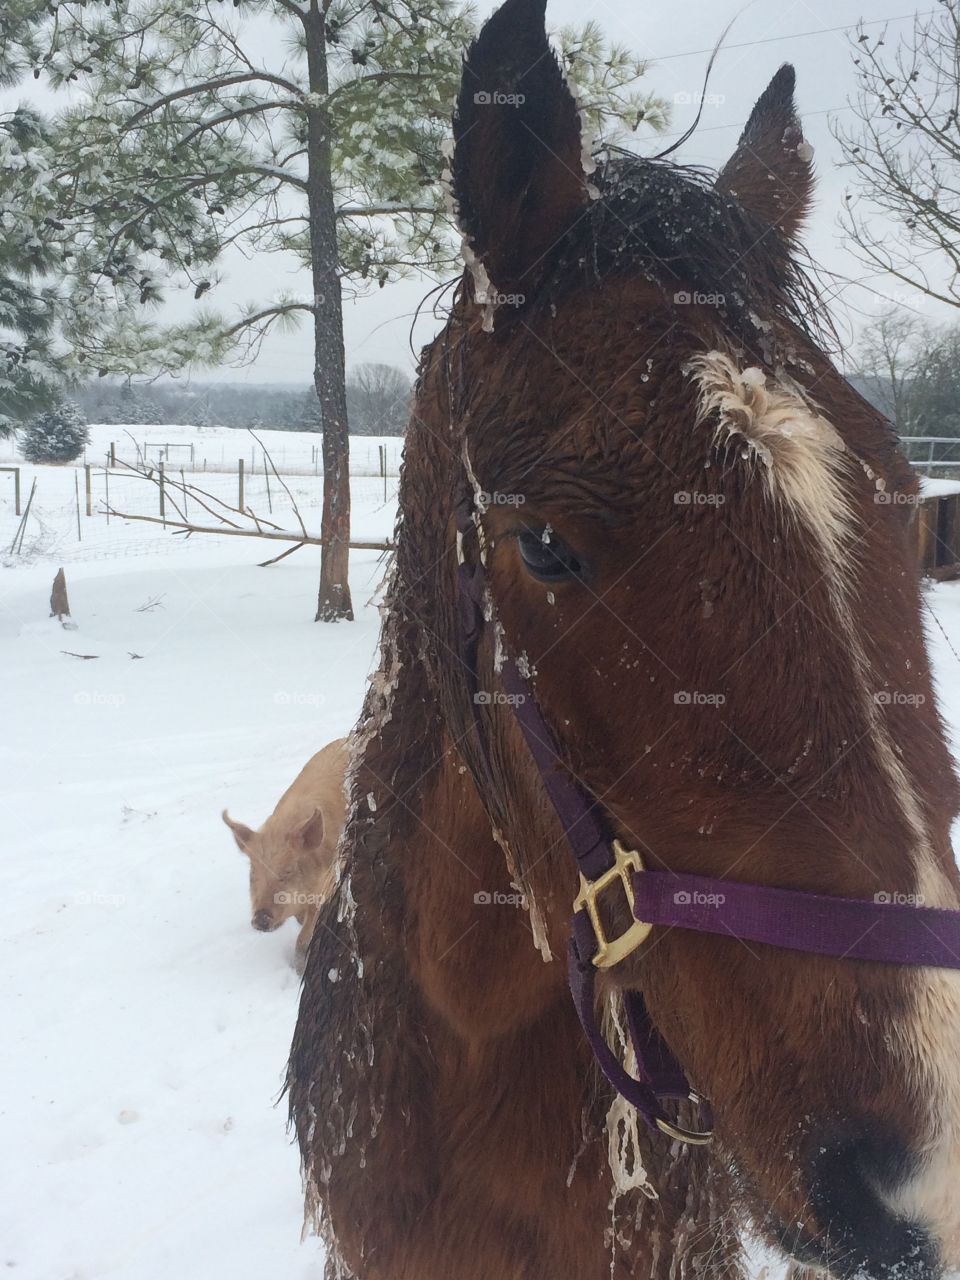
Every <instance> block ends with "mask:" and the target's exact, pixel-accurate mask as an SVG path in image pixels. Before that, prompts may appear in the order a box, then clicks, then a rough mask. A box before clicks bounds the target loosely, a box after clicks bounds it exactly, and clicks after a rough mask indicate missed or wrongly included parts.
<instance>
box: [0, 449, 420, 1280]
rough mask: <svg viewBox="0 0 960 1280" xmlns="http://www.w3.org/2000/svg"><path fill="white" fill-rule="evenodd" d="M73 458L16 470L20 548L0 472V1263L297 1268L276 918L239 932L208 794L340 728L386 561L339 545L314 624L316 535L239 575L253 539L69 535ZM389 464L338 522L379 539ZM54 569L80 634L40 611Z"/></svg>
mask: <svg viewBox="0 0 960 1280" xmlns="http://www.w3.org/2000/svg"><path fill="white" fill-rule="evenodd" d="M238 434H239V433H238ZM308 456H309V455H308ZM75 470H76V469H75V468H72V467H37V468H25V475H24V485H25V492H24V500H25V499H26V492H28V491H29V484H30V482H32V479H33V477H34V476H37V477H38V486H37V497H36V499H35V513H34V514H32V515H31V518H30V522H29V524H28V527H27V530H26V535H25V540H24V546H25V549H24V554H23V555H22V556H15V555H10V554H8V549H9V546H10V543H11V541H12V539H13V536H14V532H15V529H16V526H17V523H18V522H17V520H16V518H15V516H14V514H13V503H12V487H11V489H10V492H9V493H8V492H6V491H0V557H2V559H3V562H4V567H3V568H2V569H0V670H2V671H3V677H4V679H3V690H4V694H3V701H4V714H3V723H4V732H3V735H2V746H0V752H2V758H3V759H2V771H0V779H2V781H0V797H2V798H0V831H2V837H0V845H2V848H3V856H2V858H0V872H2V876H3V883H2V890H0V899H2V906H0V913H2V925H0V930H2V935H3V942H4V946H3V960H2V962H0V964H2V968H0V973H2V978H0V981H2V986H3V991H4V996H5V1000H4V1004H5V1012H4V1014H3V1029H4V1034H3V1050H2V1052H0V1058H2V1066H0V1080H2V1083H0V1098H2V1101H0V1116H2V1119H0V1127H2V1135H3V1136H2V1139H0V1142H2V1147H3V1150H4V1152H5V1159H4V1160H3V1162H2V1173H0V1262H2V1264H3V1265H4V1266H6V1267H7V1268H9V1274H10V1275H12V1276H18V1277H21V1280H93V1278H94V1277H98V1278H99V1277H110V1278H111V1280H174V1278H175V1280H217V1277H221V1276H222V1277H228V1276H229V1277H230V1278H231V1280H262V1277H264V1276H284V1277H290V1278H291V1280H320V1277H321V1276H322V1259H321V1255H320V1250H319V1247H318V1244H317V1242H316V1241H315V1240H311V1241H309V1242H307V1243H305V1244H304V1245H303V1246H302V1247H301V1245H300V1244H299V1235H300V1225H301V1217H302V1209H301V1193H300V1183H299V1172H298V1162H297V1156H296V1152H295V1150H294V1149H293V1148H291V1146H290V1145H289V1142H288V1139H287V1135H286V1132H285V1128H284V1117H285V1112H284V1108H283V1104H280V1106H279V1107H278V1106H277V1105H276V1099H277V1095H278V1091H279V1089H280V1086H281V1082H282V1073H283V1068H284V1063H285V1058H286V1053H287V1049H288V1047H289V1043H290V1036H291V1032H292V1028H293V1022H294V1019H295V1016H296V1006H297V996H298V979H297V977H296V975H295V973H294V971H293V969H292V968H291V964H290V962H291V957H292V954H293V945H294V939H295V936H296V927H295V925H294V924H292V923H291V924H289V925H288V926H287V927H286V928H285V929H283V930H280V931H279V932H278V933H276V934H272V935H264V934H258V933H255V932H254V931H253V930H252V929H251V928H250V924H249V917H250V908H249V895H248V888H247V866H246V860H245V859H244V858H242V857H241V856H240V855H239V854H238V852H237V850H236V846H235V845H234V843H233V840H232V839H231V837H230V833H229V832H228V831H227V829H226V828H225V827H224V826H223V824H222V822H221V821H220V811H221V810H222V809H223V808H224V807H228V808H229V809H230V810H231V812H232V813H233V814H234V815H235V816H237V817H239V818H242V819H244V820H245V821H247V822H250V823H251V824H257V823H259V822H260V821H261V820H262V819H263V818H264V817H266V815H267V814H268V813H269V812H270V810H271V809H272V807H273V805H274V803H275V802H276V800H277V797H278V796H279V794H280V792H281V791H282V790H283V789H284V787H286V786H287V785H288V784H289V783H290V781H291V780H292V779H293V777H294V775H295V774H296V772H297V770H298V769H299V768H300V766H301V765H302V764H303V762H304V761H305V760H306V759H307V758H308V756H309V755H310V754H311V753H312V752H313V751H315V750H316V749H317V747H318V746H320V745H321V744H322V743H324V742H326V741H328V740H329V739H330V738H333V737H336V736H337V735H339V734H343V733H345V732H346V731H347V730H348V729H349V728H350V727H351V725H352V724H353V722H354V720H355V718H356V715H357V712H358V709H359V706H360V701H361V698H362V696H363V692H364V688H365V680H366V676H367V674H368V672H369V670H370V667H371V663H372V661H373V658H374V651H375V645H376V636H377V629H378V616H377V613H376V609H375V607H374V606H373V605H372V604H371V603H370V602H371V600H372V599H373V597H374V595H375V593H376V591H377V587H378V584H379V582H380V579H381V577H382V572H383V566H382V564H380V563H379V562H378V557H377V554H376V553H374V552H354V553H353V554H352V557H351V561H352V563H351V587H352V591H353V599H354V605H355V608H356V610H357V615H358V616H357V621H356V622H355V623H353V624H343V625H338V626H321V625H319V624H315V623H314V622H313V621H312V618H313V609H314V602H315V595H316V587H317V563H318V555H319V552H318V550H317V548H305V549H304V550H302V551H300V552H298V553H297V554H296V555H295V556H291V557H290V558H289V559H287V560H285V561H284V562H283V563H282V564H279V565H276V566H273V567H271V568H268V569H261V568H258V567H257V564H256V562H257V561H258V560H262V559H264V558H266V556H267V555H268V554H274V553H275V552H276V551H277V550H278V549H279V548H277V547H276V544H264V543H260V542H253V541H246V540H244V539H238V538H210V537H204V538H199V537H198V538H194V539H191V540H190V541H189V542H183V541H182V540H181V539H179V538H177V537H174V536H173V535H171V534H170V533H167V532H164V531H163V530H162V529H161V528H159V527H158V526H152V525H124V524H123V523H122V522H120V521H118V520H116V519H114V520H111V521H110V524H109V527H108V526H107V524H106V520H105V518H104V517H103V516H102V515H101V516H93V517H90V518H88V517H86V516H82V517H81V532H82V540H80V541H78V539H77V530H76V510H75V505H74V474H75ZM80 476H81V485H82V472H81V473H80ZM3 478H4V477H0V480H2V479H3ZM128 483H129V484H131V485H133V484H137V483H139V482H136V481H129V482H128ZM303 483H304V486H305V488H306V489H307V490H308V492H306V493H305V494H301V497H300V501H301V504H302V506H303V510H304V516H305V519H306V520H307V521H308V524H309V522H310V520H311V516H313V517H314V522H315V524H316V525H317V526H318V525H319V505H318V504H319V482H317V484H316V485H312V483H308V482H307V481H304V482H303ZM395 483H396V482H395V480H392V481H391V482H390V489H391V497H390V500H389V501H388V503H387V504H384V501H383V486H382V481H381V480H379V479H373V478H364V477H359V478H357V479H356V480H355V481H354V502H355V506H356V519H355V527H356V529H357V532H358V535H359V534H360V533H361V532H363V533H365V534H367V535H369V536H370V537H371V538H373V537H382V536H387V535H389V534H390V532H391V529H392V525H393V518H394V505H395V504H394V497H393V490H394V488H395ZM0 490H2V486H0ZM81 492H82V489H81ZM111 496H112V495H111ZM253 499H254V505H255V507H256V509H257V510H258V512H259V511H261V510H262V511H263V512H264V513H266V504H265V502H261V495H260V491H259V490H258V489H256V488H255V489H254V492H253ZM61 565H62V566H63V567H64V569H65V571H66V575H67V586H68V590H69V595H70V604H71V608H72V611H73V615H74V619H75V621H76V624H77V629H76V630H64V629H62V628H61V626H60V625H59V623H58V622H57V621H56V620H53V619H50V618H49V617H48V616H47V615H48V614H49V603H48V602H49V595H50V586H51V582H52V579H53V576H54V573H55V572H56V570H57V569H58V568H59V567H60V566H61ZM65 651H71V652H72V653H75V654H79V653H82V654H90V655H96V656H95V657H92V658H89V659H85V658H78V657H72V656H69V654H68V653H67V652H65ZM135 655H136V656H135Z"/></svg>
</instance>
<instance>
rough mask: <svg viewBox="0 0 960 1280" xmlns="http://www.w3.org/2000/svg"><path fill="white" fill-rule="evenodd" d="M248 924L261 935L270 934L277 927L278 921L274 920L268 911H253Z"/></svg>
mask: <svg viewBox="0 0 960 1280" xmlns="http://www.w3.org/2000/svg"><path fill="white" fill-rule="evenodd" d="M250 923H251V924H252V925H253V927H254V928H255V929H259V931H260V932H261V933H272V932H273V930H274V929H276V928H278V927H279V924H280V921H279V920H274V918H273V916H272V915H271V914H270V912H269V911H255V912H254V913H253V919H252V920H251V921H250Z"/></svg>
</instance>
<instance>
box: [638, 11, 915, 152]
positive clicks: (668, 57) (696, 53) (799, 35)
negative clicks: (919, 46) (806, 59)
mask: <svg viewBox="0 0 960 1280" xmlns="http://www.w3.org/2000/svg"><path fill="white" fill-rule="evenodd" d="M935 12H936V11H935V10H934V9H926V10H924V12H923V13H901V14H900V15H899V16H898V17H895V18H871V19H870V21H869V22H847V23H845V24H844V25H843V26H842V27H815V28H814V29H813V30H812V31H796V32H794V33H793V34H791V35H785V36H764V37H763V38H762V39H760V40H743V41H741V42H740V43H739V44H724V45H721V47H720V49H719V50H717V52H718V53H724V52H726V50H727V49H752V48H754V46H755V45H759V44H775V43H776V42H777V41H778V40H802V39H804V37H805V36H822V35H826V34H835V33H836V32H838V31H850V30H851V29H852V28H853V27H878V26H883V24H884V23H886V22H905V21H906V20H907V18H928V17H930V15H931V14H932V13H935ZM705 53H713V49H712V48H710V49H688V50H686V52H685V53H665V54H663V56H662V57H658V56H657V55H656V54H651V55H650V57H649V59H647V61H649V62H651V63H652V64H653V66H657V65H658V64H659V63H661V62H672V61H673V60H674V58H694V57H700V56H701V55H702V54H705ZM723 127H724V128H726V126H723Z"/></svg>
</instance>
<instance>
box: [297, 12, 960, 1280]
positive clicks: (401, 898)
mask: <svg viewBox="0 0 960 1280" xmlns="http://www.w3.org/2000/svg"><path fill="white" fill-rule="evenodd" d="M580 124H581V121H580V114H579V111H578V107H577V103H576V102H575V100H574V98H573V97H572V95H571V93H570V91H569V89H568V87H567V85H566V84H565V82H564V79H563V76H562V74H561V72H560V69H559V67H558V65H557V62H556V59H555V58H554V55H553V54H552V52H551V51H550V49H549V46H548V43H547V40H546V35H545V31H544V13H543V3H542V0H507V3H506V4H504V6H503V7H502V8H501V9H500V10H499V11H498V12H497V13H496V14H495V15H494V17H493V18H492V19H491V20H490V21H489V22H488V23H487V24H486V26H485V27H484V29H483V31H482V33H481V35H480V37H479V38H478V40H477V41H476V43H475V44H474V45H473V47H472V48H471V49H470V51H469V53H468V55H467V59H466V62H465V65H464V74H463V86H462V89H461V93H460V96H459V99H458V102H457V108H456V116H455V121H454V134H455V147H454V151H453V155H452V164H451V167H452V174H451V178H452V190H453V195H454V198H455V203H456V206H457V211H458V215H459V218H460V222H461V225H462V228H463V231H464V236H465V245H466V254H465V256H466V260H467V262H468V264H469V265H468V269H467V271H466V273H465V274H464V277H463V279H462V281H461V282H460V284H459V287H458V289H457V292H456V294H455V296H454V299H453V304H452V307H451V313H450V316H449V319H448V322H447V324H446V326H445V327H444V329H443V331H442V332H441V334H440V335H439V337H438V338H437V339H436V340H435V341H434V342H433V343H432V344H431V345H430V346H429V347H428V348H427V349H426V350H425V352H424V354H423V358H422V362H421V368H420V376H419V382H418V388H417V399H416V404H415V409H414V413H413V417H412V420H411V424H410V428H409V433H408V437H407V443H406V452H405V463H404V470H403V476H402V481H401V489H400V520H399V538H398V549H397V553H396V561H395V565H394V568H393V572H392V578H391V581H390V585H389V589H388V593H387V597H386V610H385V621H384V628H383V636H382V645H381V664H380V670H379V672H378V674H377V676H376V677H375V678H374V681H373V684H372V686H371V691H370V694H369V696H368V698H367V702H366V706H365V711H364V715H363V718H362V720H361V723H360V726H359V729H358V734H359V740H358V741H359V751H358V757H357V765H356V773H355V776H354V778H353V780H352V788H351V801H350V810H349V815H348V821H347V828H346V832H345V836H344V843H343V855H344V864H345V870H344V876H343V879H342V880H341V883H340V884H339V886H338V888H337V890H336V892H335V893H334V896H333V898H332V899H331V901H330V903H329V904H328V905H327V906H326V907H325V908H324V911H323V913H322V916H321V919H322V922H323V925H324V926H325V927H324V928H323V929H322V930H320V931H319V932H318V934H317V938H316V940H315V944H314V946H313V948H312V950H311V954H310V958H309V963H308V965H307V970H306V974H305V979H304V992H303V998H302V1004H301V1010H300V1017H299V1020H298V1025H297V1032H296V1036H295V1040H294V1045H293V1050H292V1054H291V1059H290V1067H289V1078H288V1085H289V1090H290V1101H291V1114H292V1118H293V1120H294V1122H295V1125H296V1129H297V1135H298V1138H299V1141H300V1147H301V1152H302V1154H303V1160H304V1167H305V1172H306V1184H307V1208H308V1213H309V1215H310V1217H311V1219H312V1220H314V1221H315V1223H316V1225H317V1226H318V1228H319V1230H320V1231H321V1233H322V1234H323V1236H324V1237H325V1239H326V1242H327V1245H328V1249H329V1258H330V1266H331V1268H333V1270H334V1273H335V1274H337V1275H341V1274H347V1275H354V1276H357V1277H359V1278H361V1280H447V1277H450V1276H455V1277H456V1278H457V1280H489V1278H490V1277H497V1278H498V1280H500V1278H505V1277H511V1278H514V1277H517V1278H519V1277H522V1278H523V1280H543V1277H545V1276H549V1277H551V1280H608V1278H609V1277H614V1278H615V1280H620V1278H624V1280H625V1278H626V1277H628V1276H642V1277H644V1278H645V1280H646V1278H647V1277H651V1278H652V1280H668V1278H669V1280H677V1278H678V1277H679V1278H681V1280H683V1278H686V1277H689V1278H691V1280H692V1278H693V1277H698V1278H699V1277H703V1276H715V1277H736V1276H739V1275H741V1274H742V1265H743V1263H742V1239H743V1236H744V1234H746V1233H748V1232H753V1233H754V1234H757V1235H759V1236H761V1237H762V1238H763V1239H764V1240H765V1241H767V1242H768V1243H769V1244H771V1245H772V1246H774V1247H775V1248H777V1249H779V1250H780V1251H781V1252H782V1254H783V1255H784V1256H785V1257H789V1258H792V1259H796V1260H797V1261H798V1263H799V1264H801V1265H804V1266H810V1267H813V1268H816V1269H818V1270H819V1271H828V1272H829V1273H830V1274H832V1275H833V1276H835V1277H839V1278H840V1280H854V1278H855V1277H856V1278H858V1280H868V1278H869V1280H938V1278H939V1277H941V1276H942V1275H943V1273H944V1271H945V1269H946V1268H948V1267H950V1266H957V1265H960V1239H958V1230H960V1195H958V1194H957V1187H958V1185H960V985H958V981H960V980H958V978H957V975H956V973H955V972H953V968H954V966H956V965H957V964H960V915H958V914H957V908H958V906H960V878H958V873H957V869H956V866H955V864H954V860H953V856H952V852H951V848H950V842H949V831H950V825H951V822H952V820H953V817H954V815H955V813H956V811H957V802H958V787H957V782H956V779H955V776H954V771H953V766H952V762H951V759H950V756H949V753H948V750H947V747H946V745H945V740H944V732H943V726H942V724H941V721H940V718H939V716H938V713H937V710H936V705H935V699H934V693H933V688H932V684H931V680H930V673H929V665H928V660H927V656H926V653H925V649H924V637H923V627H922V622H921V602H920V595H919V587H918V581H917V574H916V569H915V565H914V562H913V557H912V553H911V548H910V538H909V519H910V512H911V510H912V504H911V503H909V502H902V501H890V495H891V494H895V493H904V494H913V493H915V492H916V481H915V477H914V476H913V475H912V473H911V470H910V468H909V466H908V465H907V464H906V462H905V461H904V459H903V457H902V456H901V454H900V452H899V450H898V447H897V442H896V439H895V437H894V434H893V432H892V430H891V428H890V427H889V425H888V424H887V423H886V422H885V421H884V420H883V419H882V418H881V416H880V415H879V414H877V412H876V411H875V410H874V409H873V408H872V407H871V406H870V405H868V404H867V403H866V402H865V401H864V400H863V399H862V398H861V397H860V396H859V395H858V394H857V393H856V392H855V391H854V390H853V389H852V388H851V387H850V386H849V385H848V384H847V383H846V382H845V381H844V379H843V378H842V377H841V376H840V375H839V374H838V373H837V371H836V369H835V368H834V366H833V364H832V363H831V361H830V359H829V358H828V356H827V355H826V354H825V345H826V341H827V339H828V337H829V335H825V334H824V333H823V331H822V329H821V328H820V326H819V325H818V318H819V317H820V316H821V315H822V313H823V311H822V306H821V304H820V303H819V301H818V299H817V296H816V292H815V289H814V287H813V284H812V283H811V278H810V276H809V275H808V274H807V273H806V272H805V271H804V269H803V265H802V263H803V258H802V254H801V252H800V250H799V247H798V243H797V235H798V232H799V229H800V226H801V223H802V220H803V218H804V216H805V214H806V212H807V208H808V204H809V200H810V195H811V190H812V185H813V176H812V169H811V153H810V148H809V147H808V146H807V145H806V144H805V143H804V141H803V136H802V132H801V128H800V124H799V121H798V119H797V116H796V113H795V108H794V103H793V72H792V69H791V68H789V67H784V68H781V70H780V71H779V72H778V73H777V74H776V76H774V78H773V80H772V82H771V83H770V85H769V87H768V88H767V90H766V91H765V92H764V94H763V95H762V96H761V98H760V100H759V101H758V103H757V105H756V108H755V109H754V112H753V114H752V116H751V118H750V120H749V122H748V124H747V127H746V129H745V131H744V134H743V136H742V138H741V140H740V142H739V145H738V147H737V149H736V151H735V153H734V155H733V156H732V157H731V159H730V160H729V162H728V163H727V164H726V165H725V166H724V168H723V169H722V171H721V172H720V173H719V174H718V175H708V174H705V173H703V172H701V171H695V170H691V169H688V168H685V167H683V166H680V165H677V164H675V163H673V162H672V161H670V160H669V159H667V158H666V157H660V158H653V159H644V158H640V157H636V156H630V155H626V154H623V153H620V152H612V153H611V154H609V155H606V156H601V157H599V158H598V163H597V165H596V167H595V168H594V167H593V165H592V164H590V165H588V166H587V167H588V168H590V169H591V172H590V174H589V178H588V177H587V175H586V174H585V172H584V164H583V155H584V143H583V139H582V138H581V128H580ZM571 855H573V856H571ZM578 890H579V891H578ZM575 897H576V900H577V911H576V916H575V922H574V930H573V933H574V944H573V948H572V951H571V955H570V965H569V973H570V983H569V987H572V989H573V994H574V1000H573V1001H571V998H570V989H569V988H568V974H567V968H568V966H567V964H566V963H565V962H564V959H563V957H564V955H565V953H566V952H567V948H568V938H569V934H570V904H571V902H573V901H574V898H575ZM623 1011H625V1014H624V1012H623ZM601 1025H602V1026H603V1028H604V1033H605V1034H604V1035H601V1032H600V1029H599V1028H600V1027H601ZM598 1064H599V1067H600V1069H599V1070H598ZM618 1091H619V1092H618ZM688 1093H689V1094H690V1095H692V1098H691V1099H690V1100H688V1098H687V1096H686V1095H687V1094H688ZM621 1094H622V1095H623V1096H620V1095H621ZM701 1100H706V1101H701ZM707 1104H709V1105H707ZM711 1111H712V1116H713V1120H712V1124H713V1129H714V1133H713V1139H712V1141H711V1142H709V1143H705V1142H703V1141H702V1140H703V1139H705V1138H706V1137H707V1136H708V1130H709V1129H710V1127H711V1116H710V1113H711ZM338 1268H339V1270H338Z"/></svg>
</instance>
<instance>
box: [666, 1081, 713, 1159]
mask: <svg viewBox="0 0 960 1280" xmlns="http://www.w3.org/2000/svg"><path fill="white" fill-rule="evenodd" d="M690 1101H691V1102H695V1103H696V1104H697V1105H698V1106H700V1105H701V1104H702V1103H703V1099H702V1098H701V1097H700V1095H699V1094H698V1093H691V1094H690ZM657 1128H658V1129H659V1130H660V1132H661V1133H665V1134H666V1135H667V1137H668V1138H673V1140H674V1142H685V1143H686V1144H687V1145H688V1146H690V1147H707V1146H709V1145H710V1143H711V1142H712V1141H713V1130H712V1129H704V1130H702V1131H697V1130H696V1129H684V1128H683V1126H682V1125H679V1124H671V1122H670V1121H669V1120H661V1119H659V1118H658V1119H657Z"/></svg>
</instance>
